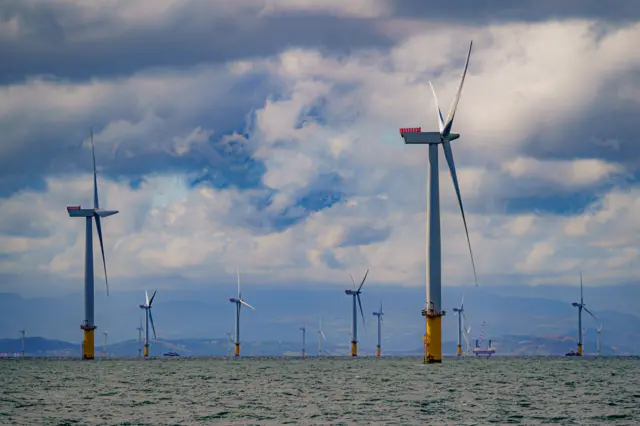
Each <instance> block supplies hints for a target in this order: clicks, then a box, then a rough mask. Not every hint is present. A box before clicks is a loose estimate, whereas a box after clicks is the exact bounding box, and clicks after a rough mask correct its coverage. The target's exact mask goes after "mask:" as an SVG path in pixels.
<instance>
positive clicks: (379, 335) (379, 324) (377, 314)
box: [373, 300, 384, 358]
mask: <svg viewBox="0 0 640 426" xmlns="http://www.w3.org/2000/svg"><path fill="white" fill-rule="evenodd" d="M373 315H374V316H376V317H377V318H378V346H377V352H376V355H377V356H378V358H380V346H381V345H382V333H381V331H382V327H381V324H382V316H383V315H384V313H383V312H382V300H381V301H380V310H379V311H378V312H374V313H373Z"/></svg>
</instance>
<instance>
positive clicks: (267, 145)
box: [0, 2, 640, 291]
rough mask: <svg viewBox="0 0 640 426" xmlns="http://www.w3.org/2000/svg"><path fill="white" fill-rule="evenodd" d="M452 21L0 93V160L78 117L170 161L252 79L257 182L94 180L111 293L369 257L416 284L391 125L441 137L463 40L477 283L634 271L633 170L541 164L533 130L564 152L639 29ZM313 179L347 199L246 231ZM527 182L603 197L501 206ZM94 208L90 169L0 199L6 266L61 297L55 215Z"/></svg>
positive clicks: (451, 199)
mask: <svg viewBox="0 0 640 426" xmlns="http://www.w3.org/2000/svg"><path fill="white" fill-rule="evenodd" d="M285 3H286V2H281V3H279V5H276V6H277V7H281V6H282V7H284V6H285ZM336 4H337V3H336ZM269 7H271V8H272V9H273V7H275V6H273V5H271V6H269ZM327 7H328V6H327ZM336 7H337V6H336ZM351 7H352V8H351V9H349V8H345V9H344V10H345V13H351V14H357V13H358V7H357V4H356V3H354V5H352V6H351ZM130 13H131V14H132V15H131V16H134V15H135V10H133V9H132V11H130ZM455 30H456V31H457V32H454V31H453V30H450V29H441V30H440V29H438V30H428V31H427V32H425V33H422V34H417V35H413V36H412V37H410V38H408V39H406V40H404V41H402V42H400V43H399V44H398V45H397V46H395V47H394V48H393V49H392V50H391V51H390V52H389V53H385V52H382V51H376V52H370V51H368V52H364V51H360V52H354V53H353V54H351V55H348V56H344V57H332V56H326V55H325V54H323V53H321V52H318V51H315V50H304V49H290V50H285V51H283V52H282V53H281V54H279V55H277V56H275V57H271V58H266V59H264V58H263V59H256V60H249V59H245V60H242V61H239V62H236V63H232V64H228V67H227V68H226V69H224V70H222V69H220V68H215V69H213V68H208V67H206V66H205V67H196V68H193V69H188V70H178V69H174V70H163V71H161V72H155V73H153V74H149V73H140V74H137V75H134V76H132V77H128V78H120V79H111V80H94V81H91V82H84V83H73V82H56V81H53V82H52V81H46V80H38V79H35V80H29V81H27V82H24V83H20V84H15V85H12V86H5V87H2V88H0V91H2V95H3V96H1V97H0V99H2V100H0V120H1V122H2V123H8V122H10V121H13V122H17V123H18V125H16V126H14V127H12V129H13V130H12V132H11V133H9V134H7V135H4V136H3V143H2V144H0V153H5V154H7V153H13V154H16V153H19V152H20V151H22V150H24V149H25V147H24V146H23V145H22V144H23V143H25V141H26V140H27V138H26V136H25V135H26V134H28V132H29V129H30V127H31V126H35V125H36V123H44V124H46V125H50V126H53V125H54V124H56V123H67V124H68V123H77V122H83V121H87V120H88V119H89V118H90V117H91V116H92V115H94V114H97V115H100V116H102V117H106V119H107V120H106V122H107V123H108V124H106V125H105V126H104V127H103V128H102V129H97V131H96V143H97V146H98V147H100V149H99V151H101V152H102V153H103V154H104V152H108V151H109V150H114V149H116V147H117V146H118V145H120V147H121V148H120V149H125V148H126V149H130V148H131V147H135V149H132V150H131V155H132V156H133V158H134V159H138V158H139V159H140V161H144V159H145V155H147V154H148V153H149V152H153V151H154V149H155V150H160V151H164V152H171V153H172V154H173V155H175V156H183V155H184V154H185V153H187V152H189V151H190V150H191V149H194V147H202V146H206V144H207V141H209V140H210V138H212V137H218V138H219V137H221V136H222V135H220V134H217V133H216V129H213V128H212V127H211V126H210V125H209V123H208V122H207V120H206V118H205V117H206V110H207V109H208V108H213V105H217V104H225V103H227V102H233V101H232V100H229V98H228V97H226V96H225V94H226V90H227V88H228V87H231V86H233V84H234V83H235V82H236V81H242V79H243V78H247V76H249V75H256V74H264V75H267V76H268V79H267V80H266V81H268V82H270V83H269V84H271V83H276V85H275V86H274V87H283V88H284V89H283V91H282V92H278V93H274V94H273V96H271V97H265V98H264V99H263V102H262V106H261V107H260V108H259V109H257V110H256V111H245V114H248V117H249V125H248V136H247V137H246V138H245V137H244V136H239V135H235V136H233V137H232V139H234V140H236V141H238V143H241V144H244V145H246V147H248V148H251V149H253V150H254V152H255V155H254V158H255V159H257V160H259V161H261V162H263V163H264V166H265V168H266V170H265V174H264V176H263V177H262V183H263V185H264V188H254V189H246V190H242V189H238V188H235V187H233V186H232V187H229V188H225V189H215V188H210V187H207V186H205V185H201V186H196V187H195V188H192V187H191V185H190V184H189V178H190V174H181V173H179V172H175V171H172V172H155V173H153V174H149V175H147V176H145V179H144V182H142V183H141V185H140V187H139V188H138V189H132V188H131V187H130V186H129V184H128V182H126V181H124V180H121V179H113V178H107V177H105V176H103V175H101V176H100V192H101V199H102V201H101V202H102V205H103V206H105V207H111V208H118V209H120V210H121V212H120V214H118V215H116V216H113V217H109V218H106V219H105V220H104V228H105V236H106V244H107V247H106V251H107V253H106V254H107V262H108V267H109V273H110V277H111V280H110V281H111V284H112V286H113V288H114V289H122V287H120V285H119V279H120V280H121V281H122V278H124V277H145V276H154V275H158V274H167V275H172V276H176V277H180V276H182V277H185V278H189V279H191V280H193V279H195V280H197V281H199V282H201V283H203V284H213V283H217V282H219V281H220V280H226V279H229V274H230V273H232V271H233V269H234V268H235V265H236V264H239V265H240V267H241V269H242V270H246V271H247V273H249V274H250V276H252V277H253V278H250V279H252V280H254V281H255V282H256V283H261V284H276V283H283V282H300V281H316V282H318V281H320V282H326V283H344V281H345V276H346V274H345V269H354V270H356V269H363V270H364V269H366V268H371V275H370V280H371V281H372V282H378V283H393V284H399V285H422V283H424V276H425V267H424V264H425V260H424V257H425V254H424V253H425V225H424V222H425V220H424V219H425V214H424V202H425V183H426V182H425V181H426V155H425V154H426V152H425V149H423V147H407V146H403V144H402V140H401V139H400V137H399V135H398V132H397V129H398V128H399V127H401V126H414V125H422V127H423V128H427V127H434V128H435V126H436V119H435V107H434V105H433V102H432V100H431V95H430V91H429V89H428V80H429V79H431V80H432V81H433V82H434V85H435V86H436V90H438V94H439V99H440V101H441V102H442V103H443V104H442V105H441V108H442V109H443V110H444V112H445V113H446V111H448V106H449V100H450V98H451V96H452V94H453V92H454V90H455V87H456V85H457V84H458V79H459V73H460V69H461V61H462V59H463V57H464V53H465V52H464V50H465V48H466V43H467V40H465V37H469V35H467V34H471V36H473V37H474V39H475V40H477V42H476V45H475V50H474V52H473V54H472V59H471V66H470V70H469V76H468V80H467V82H466V86H465V90H464V94H463V96H462V100H461V103H460V108H459V113H458V114H457V116H456V123H455V124H454V128H455V131H456V132H460V133H461V134H462V137H461V138H460V140H458V141H455V142H454V154H455V156H456V162H457V168H458V173H459V180H460V184H461V187H462V193H463V200H464V201H465V203H466V205H467V207H469V206H473V208H468V222H469V227H470V234H471V242H472V246H473V248H474V252H475V255H476V261H477V265H476V266H477V270H478V275H479V281H480V284H482V285H490V284H493V283H505V282H506V280H508V279H511V278H510V277H513V276H514V275H517V276H520V277H522V278H521V279H520V281H521V282H524V283H545V282H559V281H564V280H573V279H574V278H573V276H574V275H575V274H576V271H577V270H578V269H579V268H585V269H589V270H590V271H593V272H592V273H591V275H592V276H594V277H600V278H601V282H600V283H601V284H605V283H609V282H616V281H619V280H626V279H628V278H629V277H631V276H633V274H634V273H635V272H636V270H637V269H638V268H637V265H636V263H635V262H636V260H637V257H638V250H637V249H636V248H635V247H636V246H637V243H638V238H637V235H635V234H633V233H631V232H629V230H630V229H637V228H638V225H640V224H639V223H638V220H639V219H638V218H640V205H639V204H638V201H637V200H638V199H639V198H638V195H640V193H639V191H640V189H639V188H636V187H631V188H629V189H619V188H615V187H612V186H611V185H607V181H608V180H609V179H611V178H612V177H615V176H617V175H620V174H628V173H633V172H634V171H633V170H628V169H627V166H624V165H623V164H622V162H620V163H618V162H616V161H612V160H603V159H600V158H577V156H574V158H573V159H543V158H535V157H533V156H532V154H531V152H530V146H531V140H532V139H534V138H556V137H560V138H564V139H566V140H567V146H569V147H572V146H576V143H577V142H576V141H571V140H570V139H571V135H570V134H567V133H566V132H567V124H568V123H574V122H576V121H577V120H579V119H580V117H582V116H583V115H584V114H585V111H589V110H590V109H592V108H596V107H598V103H599V99H598V95H599V93H600V90H603V88H606V87H609V85H610V84H612V81H613V80H615V79H616V78H617V77H616V76H621V77H620V78H623V77H622V76H627V75H629V73H632V72H633V71H634V70H637V69H638V68H640V54H638V52H637V50H634V49H633V47H632V46H631V45H629V43H628V40H630V39H637V38H639V37H640V26H630V27H626V28H621V29H617V30H612V31H610V32H608V33H606V34H604V35H602V36H601V37H600V38H598V37H596V35H595V33H593V32H592V23H590V22H582V21H575V22H553V23H541V24H535V25H523V24H518V25H516V24H507V25H503V26H492V27H489V28H482V29H478V28H475V29H470V30H468V31H467V32H466V33H465V32H461V31H459V30H460V29H459V28H456V29H455ZM461 34H463V35H464V37H463V36H462V35H461ZM614 83H615V81H614ZM264 84H267V83H264ZM274 90H275V89H274ZM618 96H620V97H621V98H623V97H624V96H625V94H624V93H620V94H619V95H618ZM616 99H617V98H615V97H614V98H608V101H610V102H615V101H616ZM316 111H320V112H319V113H318V114H317V115H316ZM194 117H195V118H194ZM43 118H44V121H42V120H43ZM239 130H241V129H239ZM613 136H615V135H613ZM228 138H229V137H227V139H228ZM9 139H12V140H14V141H16V143H14V144H10V143H6V141H7V140H9ZM579 142H580V143H590V142H588V141H587V142H584V141H579ZM621 143H629V142H628V141H622V142H621ZM123 147H124V148H123ZM216 161H224V159H220V158H219V159H217V160H216ZM99 162H100V161H99ZM441 164H442V167H443V169H442V172H441V194H442V195H441V196H442V209H443V212H442V235H443V250H444V257H443V259H444V282H445V283H446V284H447V285H459V284H470V283H472V270H471V265H470V260H469V255H468V252H467V247H466V240H465V237H464V228H463V226H462V220H461V218H460V215H459V211H458V207H457V201H456V199H455V195H454V193H453V188H452V185H451V180H450V177H449V176H448V171H446V170H445V169H444V168H445V167H446V163H445V162H444V161H442V162H441ZM323 174H334V175H336V176H339V177H340V179H341V182H342V183H341V188H340V190H341V191H342V192H344V193H345V194H346V195H345V197H346V201H345V202H340V203H337V204H335V205H334V206H332V207H331V208H328V209H324V210H322V211H319V212H315V213H312V214H310V215H309V216H308V217H306V218H305V219H304V220H302V221H299V222H297V223H296V224H294V225H292V226H291V227H289V228H287V229H285V230H280V228H277V227H276V228H273V227H269V226H264V227H260V226H259V224H261V223H265V224H268V223H272V222H273V220H274V219H275V218H277V217H278V216H279V215H282V214H284V212H285V210H287V209H289V210H288V211H287V214H289V215H293V216H295V215H297V214H299V213H300V212H299V211H296V209H300V207H294V205H293V204H294V203H295V201H296V200H297V199H299V197H300V196H302V195H304V194H305V192H306V191H307V190H308V189H309V188H310V187H312V186H313V185H314V182H315V180H316V179H317V178H318V176H321V175H323ZM532 180H533V181H538V182H541V183H542V184H543V185H542V186H536V187H535V188H534V189H533V190H532V191H538V192H540V191H543V192H544V193H543V194H540V193H538V194H535V195H542V196H545V195H563V194H564V195H566V194H569V193H571V192H572V191H578V190H589V189H590V188H594V187H598V188H605V190H606V192H602V193H601V197H600V198H599V200H598V201H597V202H594V203H593V204H592V205H591V206H589V208H588V209H587V211H588V212H589V213H585V214H579V215H573V216H572V215H559V214H551V213H535V212H533V211H529V212H523V213H518V214H515V213H510V212H508V211H507V209H506V207H502V208H500V207H496V205H498V206H500V205H501V204H500V203H501V202H502V200H504V199H506V198H510V197H516V196H518V195H522V194H521V193H522V192H524V193H527V191H526V190H523V188H524V186H526V185H527V184H528V183H530V182H531V181H532ZM603 185H604V186H603ZM268 190H272V191H274V192H275V195H274V196H273V199H272V200H271V204H270V205H269V206H267V207H265V208H260V207H258V206H256V204H255V203H254V199H255V198H256V197H265V196H266V194H267V191H268ZM529 195H534V194H532V193H529ZM90 200H91V177H90V176H89V175H79V174H69V175H63V176H60V175H56V176H49V177H48V178H47V180H46V188H45V190H44V191H37V190H30V189H24V190H22V191H19V192H17V193H13V194H12V195H11V196H9V197H7V198H5V199H3V200H2V201H1V203H0V273H4V274H20V273H23V272H24V273H26V272H27V271H29V270H31V269H32V268H36V269H37V270H39V271H41V272H42V273H45V274H49V275H51V276H52V277H54V278H56V280H57V282H58V283H59V286H60V287H61V288H69V289H71V288H75V279H79V278H80V277H81V276H82V274H83V271H82V263H83V262H82V259H83V256H82V252H83V250H84V226H83V225H82V224H81V223H80V222H81V221H78V220H75V219H70V218H68V217H67V214H66V211H65V209H64V207H65V206H66V205H72V204H80V203H82V204H83V205H88V203H89V201H90ZM20 229H24V230H25V231H27V230H28V231H29V233H28V235H21V234H20ZM265 229H268V231H265ZM350 242H352V243H351V244H350ZM369 242H370V243H369ZM96 243H97V242H96ZM96 248H97V246H96ZM95 253H96V257H97V256H99V251H98V250H96V251H95ZM98 260H99V258H97V259H96V262H97V261H98ZM96 265H97V263H96ZM100 270H101V269H100V268H99V267H96V271H100ZM98 273H99V272H98ZM598 274H599V275H598ZM71 278H73V279H71ZM1 285H2V286H3V287H5V289H7V290H9V289H10V290H14V291H16V290H19V288H16V286H15V285H14V284H10V283H7V282H5V283H2V284H1ZM176 285H180V284H179V283H176Z"/></svg>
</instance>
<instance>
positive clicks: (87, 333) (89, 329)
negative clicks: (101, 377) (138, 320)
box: [67, 129, 118, 359]
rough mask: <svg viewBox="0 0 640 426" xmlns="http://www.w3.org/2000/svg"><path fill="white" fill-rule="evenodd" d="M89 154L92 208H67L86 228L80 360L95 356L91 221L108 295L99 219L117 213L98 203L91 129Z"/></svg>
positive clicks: (71, 215)
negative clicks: (90, 160)
mask: <svg viewBox="0 0 640 426" xmlns="http://www.w3.org/2000/svg"><path fill="white" fill-rule="evenodd" d="M91 152H92V155H93V208H92V209H83V208H81V207H80V206H67V212H68V213H69V216H70V217H84V218H85V228H86V231H85V232H86V243H85V252H84V321H83V323H82V325H81V326H80V328H81V329H82V330H84V341H83V342H82V359H93V358H94V356H95V342H94V330H95V329H96V328H97V327H96V325H95V324H94V303H95V301H94V285H93V284H94V277H93V227H92V222H91V219H93V218H95V220H96V230H97V231H98V239H99V240H100V251H101V252H102V264H103V266H104V281H105V284H106V286H107V296H108V295H109V281H108V279H107V262H106V260H105V258H104V245H103V243H102V225H101V222H100V218H102V217H107V216H111V215H114V214H116V213H118V210H102V209H101V208H100V203H99V201H98V178H97V175H96V153H95V146H94V144H93V129H91Z"/></svg>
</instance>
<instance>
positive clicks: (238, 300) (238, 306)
mask: <svg viewBox="0 0 640 426" xmlns="http://www.w3.org/2000/svg"><path fill="white" fill-rule="evenodd" d="M236 274H237V276H238V297H237V298H236V297H231V298H229V302H231V303H235V305H236V335H235V341H234V343H235V352H234V354H235V356H237V357H238V356H240V309H241V308H242V305H244V306H246V307H247V308H249V309H252V310H254V311H255V310H256V308H254V307H253V306H251V305H250V304H248V303H247V302H245V301H244V300H242V291H241V290H240V270H239V269H238V267H236Z"/></svg>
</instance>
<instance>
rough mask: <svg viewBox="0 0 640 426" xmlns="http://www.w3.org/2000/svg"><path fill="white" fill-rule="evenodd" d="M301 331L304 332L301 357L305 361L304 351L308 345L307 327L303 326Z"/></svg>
mask: <svg viewBox="0 0 640 426" xmlns="http://www.w3.org/2000/svg"><path fill="white" fill-rule="evenodd" d="M300 330H302V356H301V358H303V359H304V350H305V346H306V344H307V327H305V326H304V325H303V326H302V327H300Z"/></svg>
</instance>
